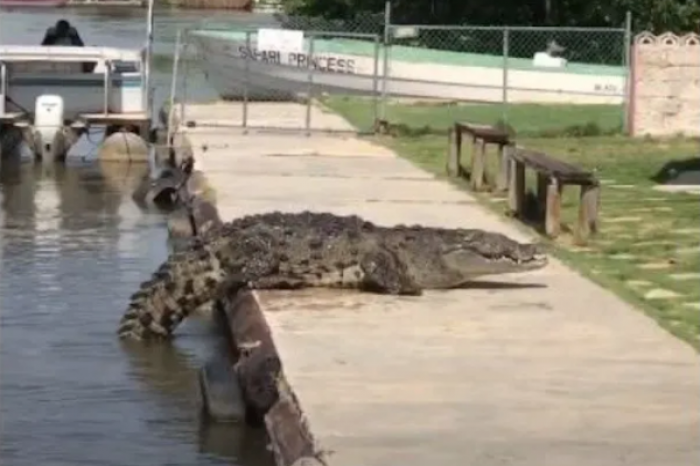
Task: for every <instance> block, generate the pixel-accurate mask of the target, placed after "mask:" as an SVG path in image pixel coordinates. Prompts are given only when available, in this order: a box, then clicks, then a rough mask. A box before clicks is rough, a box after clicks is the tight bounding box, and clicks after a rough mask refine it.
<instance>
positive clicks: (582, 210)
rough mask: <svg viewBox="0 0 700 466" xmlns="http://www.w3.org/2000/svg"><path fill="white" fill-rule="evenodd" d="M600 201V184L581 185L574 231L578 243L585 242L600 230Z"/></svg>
mask: <svg viewBox="0 0 700 466" xmlns="http://www.w3.org/2000/svg"><path fill="white" fill-rule="evenodd" d="M599 203H600V185H598V184H589V185H583V186H581V197H580V203H579V209H578V222H577V224H576V229H575V231H574V239H575V241H576V243H577V244H584V243H585V242H586V240H587V239H588V237H589V236H590V235H591V234H595V233H596V232H597V231H598V206H599Z"/></svg>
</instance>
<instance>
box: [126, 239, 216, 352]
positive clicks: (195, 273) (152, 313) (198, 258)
mask: <svg viewBox="0 0 700 466" xmlns="http://www.w3.org/2000/svg"><path fill="white" fill-rule="evenodd" d="M223 278H224V274H223V271H222V269H221V266H220V264H219V261H218V260H217V259H216V258H215V257H214V255H213V254H211V253H210V252H209V251H208V250H207V249H205V248H201V249H198V250H196V251H191V252H187V253H179V254H176V255H173V256H171V257H170V258H169V259H168V260H167V261H166V262H164V263H163V264H162V265H161V266H160V267H159V268H158V270H157V271H156V272H155V273H154V274H153V276H152V277H151V279H150V280H147V281H145V282H143V283H142V284H141V288H140V289H139V291H137V292H136V293H134V294H133V295H132V296H131V298H130V302H129V307H128V308H127V310H126V312H125V313H124V315H123V316H122V319H121V322H120V324H119V330H118V332H117V333H118V335H119V337H120V338H122V339H129V338H130V339H137V340H148V339H167V338H169V337H170V336H171V335H172V333H173V331H174V330H175V328H176V327H177V326H178V325H179V324H180V322H182V321H183V320H184V319H185V318H186V317H187V316H188V315H189V314H190V312H192V311H193V310H194V309H196V308H197V307H199V306H201V305H202V304H204V303H206V302H208V301H211V300H213V299H214V298H215V295H216V292H217V289H218V287H219V284H220V283H221V282H222V280H223Z"/></svg>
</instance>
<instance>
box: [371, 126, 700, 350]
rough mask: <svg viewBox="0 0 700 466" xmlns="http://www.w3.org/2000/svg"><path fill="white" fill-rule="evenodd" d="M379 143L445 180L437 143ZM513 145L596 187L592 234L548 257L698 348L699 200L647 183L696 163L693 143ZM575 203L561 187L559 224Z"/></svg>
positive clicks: (620, 140) (571, 191) (432, 139)
mask: <svg viewBox="0 0 700 466" xmlns="http://www.w3.org/2000/svg"><path fill="white" fill-rule="evenodd" d="M381 141H382V142H383V143H385V144H387V145H389V146H391V147H393V148H394V149H395V150H396V151H397V152H398V153H400V154H401V155H403V156H405V157H406V158H408V159H410V160H411V161H413V162H415V163H416V164H417V165H419V166H421V167H423V168H425V169H426V170H428V171H430V172H433V173H435V174H437V175H440V176H442V175H443V174H444V172H445V168H444V167H445V155H446V149H447V142H446V138H445V137H444V136H435V135H425V136H419V137H408V136H403V137H398V138H389V137H384V138H382V139H381ZM518 143H519V144H521V145H523V146H525V147H528V148H531V149H537V150H541V151H544V152H547V153H549V154H552V155H558V156H560V157H561V158H563V159H565V160H568V161H572V162H575V163H577V164H580V165H581V166H583V167H587V168H589V169H596V170H597V171H598V174H599V176H600V178H601V180H602V183H603V188H602V200H601V212H600V216H601V222H600V232H599V233H598V235H596V236H594V237H593V239H592V240H591V241H590V242H589V244H587V245H586V246H585V247H577V246H574V245H573V242H572V238H571V235H567V234H564V235H562V236H561V237H560V238H558V239H557V240H556V241H553V242H551V243H552V246H553V248H552V250H553V252H554V253H555V254H556V255H557V256H559V257H560V258H561V259H563V260H565V261H566V262H568V263H570V264H571V265H573V266H575V267H576V268H578V269H579V270H581V271H582V272H583V273H584V274H586V275H587V276H589V277H590V278H592V279H593V280H594V281H596V282H598V283H600V284H602V285H603V286H605V287H607V288H609V289H612V290H613V291H615V292H617V293H618V294H619V295H621V296H622V297H623V298H625V299H627V300H628V301H630V302H632V303H633V304H635V305H637V306H638V307H641V308H642V309H644V310H645V311H646V312H647V313H648V314H649V315H651V316H652V317H653V318H655V319H656V320H657V321H658V322H659V323H660V324H661V325H662V326H663V327H665V328H666V329H668V330H669V331H671V332H672V333H673V334H675V335H677V336H678V337H680V338H682V339H684V340H685V341H687V342H688V343H690V344H691V345H693V346H694V347H695V348H696V349H700V286H698V283H700V196H697V195H692V194H687V193H666V192H660V191H658V190H655V189H653V186H654V184H655V183H654V181H652V180H651V179H650V178H651V177H653V176H654V175H655V174H656V173H657V172H658V171H659V169H660V168H661V167H662V166H663V165H664V164H665V163H666V162H668V161H671V160H683V159H687V158H689V157H691V156H693V155H694V156H696V157H697V154H698V146H699V144H698V142H694V141H690V140H683V139H675V140H670V141H666V142H659V141H648V140H632V139H629V138H624V137H588V138H519V140H518ZM463 157H464V158H465V159H467V154H464V156H463ZM489 160H490V161H494V162H495V157H489ZM465 162H466V160H465V161H464V162H463V163H465ZM490 171H491V173H495V167H493V166H492V167H490ZM533 181H534V180H531V179H528V188H530V189H534V183H533ZM458 183H459V184H462V185H463V186H465V187H466V183H462V182H458ZM577 196H578V189H577V188H576V187H569V188H565V190H564V199H563V204H562V218H563V222H564V223H565V224H567V223H568V224H569V225H572V224H573V222H574V220H575V218H576V215H577V208H578V203H577V202H578V198H577ZM477 197H479V198H480V199H481V200H483V201H484V203H485V204H486V205H488V206H489V207H490V208H492V209H496V210H500V211H501V212H504V213H505V205H506V203H505V202H499V199H498V198H497V197H496V196H494V195H490V194H479V195H478V196H477ZM502 200H503V201H504V200H505V197H503V199H502Z"/></svg>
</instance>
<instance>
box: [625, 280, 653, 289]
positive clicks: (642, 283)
mask: <svg viewBox="0 0 700 466" xmlns="http://www.w3.org/2000/svg"><path fill="white" fill-rule="evenodd" d="M625 285H627V286H629V287H631V288H646V287H649V286H653V285H654V284H653V283H652V282H650V281H647V280H627V281H626V282H625Z"/></svg>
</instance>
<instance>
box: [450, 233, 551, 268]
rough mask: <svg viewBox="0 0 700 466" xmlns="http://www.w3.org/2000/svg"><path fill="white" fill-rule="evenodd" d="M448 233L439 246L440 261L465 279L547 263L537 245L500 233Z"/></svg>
mask: <svg viewBox="0 0 700 466" xmlns="http://www.w3.org/2000/svg"><path fill="white" fill-rule="evenodd" d="M450 236H451V238H446V240H445V241H444V242H443V244H442V246H441V251H440V254H441V259H442V263H443V264H444V266H445V267H446V268H447V269H448V270H449V271H450V272H451V273H452V274H453V275H455V276H457V277H464V279H465V280H468V279H470V278H474V277H477V276H481V275H494V274H503V273H516V272H525V271H528V270H536V269H541V268H542V267H544V266H546V265H547V263H548V260H547V256H546V254H545V253H544V250H543V249H542V247H541V246H539V245H537V244H532V243H520V242H518V241H515V240H513V239H511V238H509V237H507V236H505V235H502V234H500V233H492V232H487V231H483V230H458V231H456V232H454V234H452V235H450Z"/></svg>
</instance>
